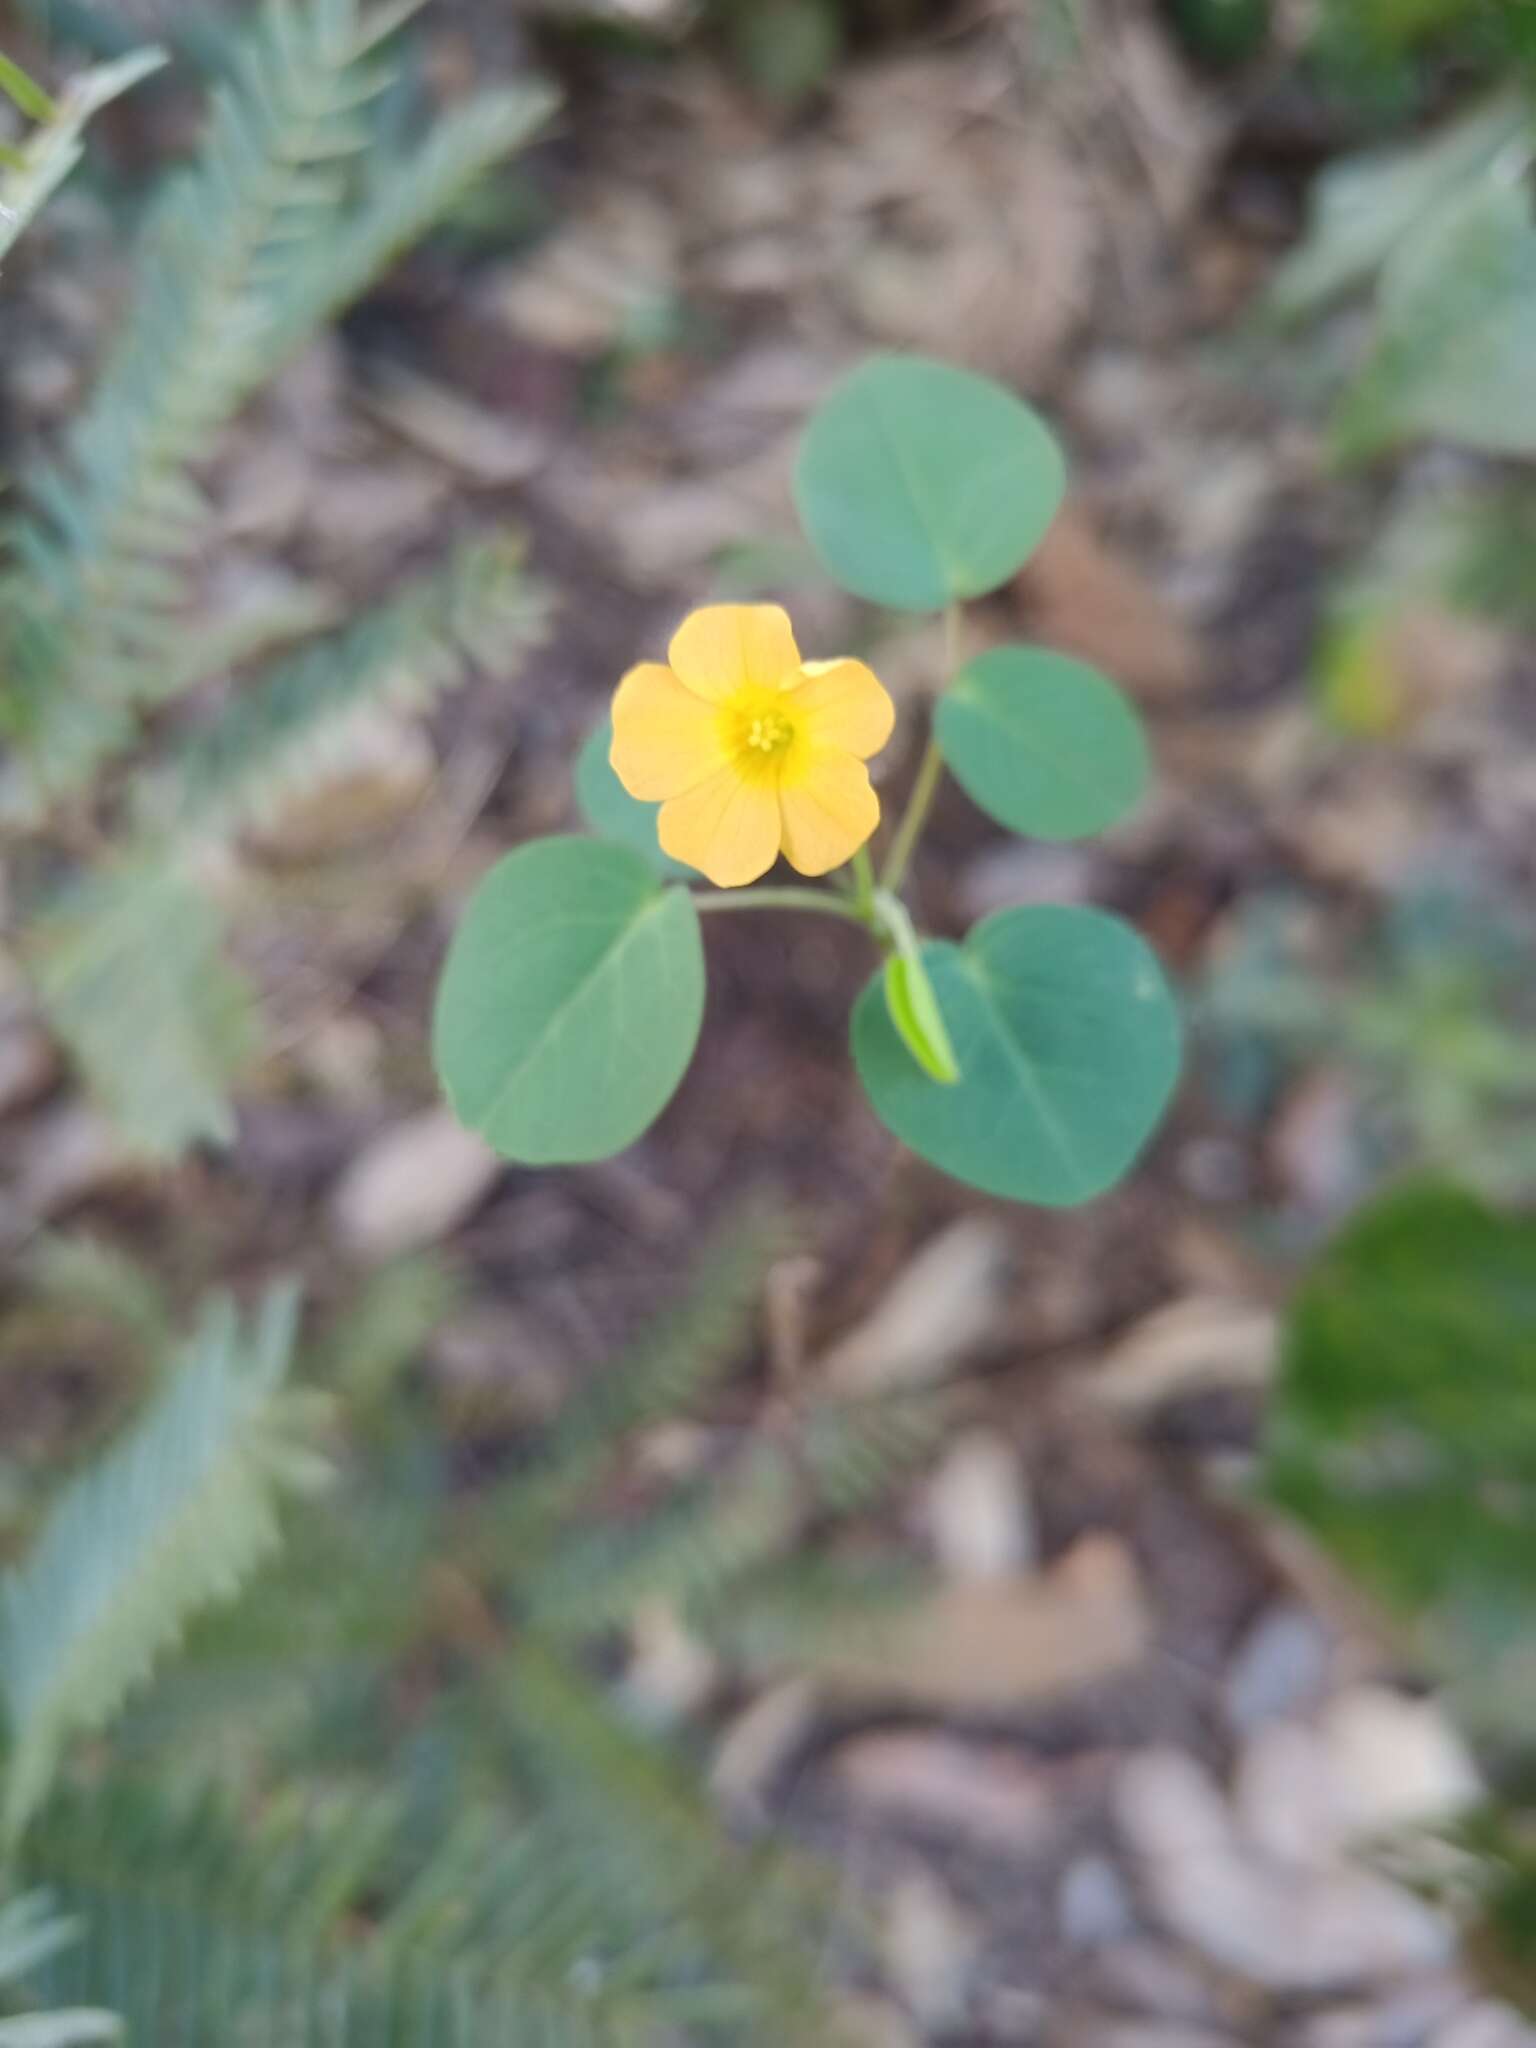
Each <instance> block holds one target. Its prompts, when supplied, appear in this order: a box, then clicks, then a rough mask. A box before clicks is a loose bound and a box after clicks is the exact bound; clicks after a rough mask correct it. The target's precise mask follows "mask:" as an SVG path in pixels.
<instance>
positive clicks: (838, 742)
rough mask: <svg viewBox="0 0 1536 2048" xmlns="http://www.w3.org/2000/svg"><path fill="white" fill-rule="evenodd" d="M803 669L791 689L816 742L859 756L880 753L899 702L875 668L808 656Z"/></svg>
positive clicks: (822, 745) (856, 663)
mask: <svg viewBox="0 0 1536 2048" xmlns="http://www.w3.org/2000/svg"><path fill="white" fill-rule="evenodd" d="M800 674H801V677H802V680H801V681H800V682H799V683H796V684H792V685H791V694H792V696H793V699H794V706H795V711H796V713H797V714H798V715H799V716H800V717H801V718H803V720H804V722H805V732H806V737H807V738H808V739H809V741H810V742H811V744H812V746H813V747H830V748H835V749H837V750H838V751H839V752H840V753H844V754H855V755H857V756H858V758H859V760H861V761H863V760H867V759H868V757H869V756H870V755H871V754H878V753H879V751H880V749H881V748H882V747H883V746H884V745H885V743H886V741H887V740H888V739H889V738H890V736H891V729H892V727H893V726H894V725H895V723H896V707H895V705H894V704H893V703H892V702H891V700H890V698H889V696H888V695H887V694H886V691H885V687H884V685H883V684H882V683H881V682H880V680H879V678H878V677H877V676H876V675H875V672H874V670H873V669H869V668H866V667H865V666H864V664H863V662H862V661H806V662H802V663H801V665H800Z"/></svg>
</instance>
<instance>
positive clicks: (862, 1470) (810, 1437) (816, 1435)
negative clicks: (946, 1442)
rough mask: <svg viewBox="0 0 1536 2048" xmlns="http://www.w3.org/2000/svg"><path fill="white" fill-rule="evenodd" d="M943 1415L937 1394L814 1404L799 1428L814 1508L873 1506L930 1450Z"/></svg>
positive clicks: (842, 1511) (834, 1510)
mask: <svg viewBox="0 0 1536 2048" xmlns="http://www.w3.org/2000/svg"><path fill="white" fill-rule="evenodd" d="M948 1412H949V1403H948V1402H947V1401H946V1399H945V1397H944V1394H943V1392H942V1391H940V1392H937V1393H935V1392H934V1391H933V1390H931V1389H928V1388H925V1389H923V1390H921V1391H919V1392H917V1393H897V1394H882V1395H878V1396H876V1397H875V1398H873V1399H870V1400H863V1401H827V1400H819V1401H817V1402H815V1403H814V1404H813V1405H812V1406H811V1407H810V1409H809V1411H808V1412H807V1414H806V1415H805V1417H804V1418H803V1420H802V1423H801V1439H800V1448H801V1456H802V1457H803V1459H804V1461H805V1470H806V1477H807V1481H808V1483H809V1486H810V1488H811V1491H812V1493H813V1495H814V1497H815V1499H816V1501H817V1503H818V1504H819V1505H820V1506H821V1507H822V1508H823V1509H824V1510H825V1511H827V1512H828V1513H830V1514H835V1515H851V1514H855V1513H856V1512H857V1511H858V1510H859V1509H860V1508H865V1507H869V1506H871V1505H873V1503H874V1502H876V1501H878V1500H880V1499H881V1498H882V1497H883V1496H884V1495H886V1494H888V1493H889V1492H890V1490H891V1488H892V1487H893V1486H894V1485H895V1483H896V1481H897V1480H898V1479H900V1478H901V1477H902V1475H903V1474H904V1473H906V1472H910V1471H911V1470H912V1468H913V1466H915V1465H919V1464H921V1463H922V1461H923V1459H924V1458H926V1457H927V1456H928V1455H929V1453H930V1452H931V1451H932V1450H933V1449H934V1446H935V1445H936V1444H937V1443H938V1442H939V1440H940V1438H941V1437H942V1435H943V1433H944V1428H945V1423H946V1419H947V1416H948Z"/></svg>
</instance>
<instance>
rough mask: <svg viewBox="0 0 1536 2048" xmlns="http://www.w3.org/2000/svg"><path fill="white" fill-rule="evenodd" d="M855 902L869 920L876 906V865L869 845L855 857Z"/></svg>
mask: <svg viewBox="0 0 1536 2048" xmlns="http://www.w3.org/2000/svg"><path fill="white" fill-rule="evenodd" d="M853 900H854V902H855V903H857V905H858V906H859V909H860V911H861V912H862V913H863V915H864V916H865V918H866V919H867V918H868V917H869V914H870V912H871V911H872V910H873V909H874V904H875V864H874V862H873V861H872V860H871V859H870V857H869V847H868V845H867V844H866V845H864V846H861V847H860V848H859V850H858V852H857V853H856V854H855V855H854V856H853Z"/></svg>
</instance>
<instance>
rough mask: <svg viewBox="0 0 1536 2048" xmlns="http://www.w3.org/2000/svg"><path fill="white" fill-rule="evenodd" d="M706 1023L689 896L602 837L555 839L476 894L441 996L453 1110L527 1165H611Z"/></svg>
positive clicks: (441, 1062)
mask: <svg viewBox="0 0 1536 2048" xmlns="http://www.w3.org/2000/svg"><path fill="white" fill-rule="evenodd" d="M703 1014H704V949H703V944H702V942H701V940H700V936H699V918H698V912H697V911H696V910H695V908H694V905H693V899H692V898H691V897H690V896H689V894H688V892H687V890H686V889H678V888H664V887H663V886H662V884H661V883H660V882H659V880H658V879H657V877H656V875H655V874H654V872H653V871H652V870H651V869H650V868H649V867H647V865H646V863H645V862H644V861H643V860H642V859H641V858H640V856H639V855H638V854H636V853H632V852H630V851H629V850H628V849H627V848H626V847H622V846H611V845H608V844H606V843H604V842H603V841H601V840H596V839H541V840H536V841H535V842H534V844H533V845H531V846H525V847H522V848H520V849H519V851H517V852H516V853H510V854H508V855H507V857H506V859H505V860H502V861H499V862H498V863H497V865H496V866H495V867H494V868H492V869H491V871H490V873H489V874H488V875H487V876H486V877H485V879H484V881H483V882H481V884H480V886H479V888H478V889H476V891H475V893H474V895H473V896H472V897H471V898H470V902H469V908H468V909H467V910H466V911H465V913H464V918H463V921H462V923H461V924H460V926H459V929H458V931H457V933H456V934H455V936H454V941H453V944H452V946H451V947H450V949H449V953H448V961H447V965H446V966H445V968H444V970H443V978H442V981H441V982H440V984H439V986H438V992H437V1009H436V1015H435V1018H434V1022H433V1054H434V1057H435V1059H436V1062H437V1070H438V1074H439V1076H440V1077H441V1080H442V1083H443V1087H444V1090H445V1091H446V1093H447V1096H448V1099H449V1101H450V1103H451V1104H452V1105H453V1109H454V1113H455V1115H457V1116H458V1117H459V1119H460V1120H461V1121H462V1122H463V1123H465V1124H467V1125H468V1126H469V1128H470V1129H471V1130H476V1131H479V1132H480V1134H481V1135H482V1136H483V1137H484V1138H485V1139H486V1140H487V1142H488V1143H489V1144H491V1145H493V1146H494V1147H495V1149H496V1150H497V1151H498V1152H499V1153H501V1155H502V1156H503V1158H506V1159H516V1160H519V1161H521V1162H523V1163H524V1164H525V1165H530V1166H533V1165H546V1164H550V1163H553V1162H556V1161H565V1162H572V1161H581V1160H591V1159H605V1158H607V1157H608V1156H609V1155H610V1154H611V1153H614V1152H621V1151H622V1150H623V1149H624V1147H625V1146H626V1145H629V1144H631V1143H633V1141H634V1140H635V1139H636V1138H638V1137H639V1135H640V1133H641V1132H642V1131H643V1130H644V1129H645V1128H646V1126H647V1125H648V1124H650V1123H651V1122H653V1121H654V1119H655V1118H656V1117H657V1116H659V1115H660V1113H661V1111H662V1110H663V1109H664V1108H665V1107H666V1105H667V1103H668V1101H669V1100H670V1099H671V1096H672V1094H673V1091H674V1090H675V1089H676V1087H677V1084H678V1082H679V1081H681V1079H682V1077H683V1075H684V1073H685V1072H686V1070H687V1066H688V1062H689V1060H690V1059H691V1058H692V1057H693V1048H694V1045H695V1043H696V1042H697V1039H698V1035H699V1025H700V1023H701V1021H702V1018H703Z"/></svg>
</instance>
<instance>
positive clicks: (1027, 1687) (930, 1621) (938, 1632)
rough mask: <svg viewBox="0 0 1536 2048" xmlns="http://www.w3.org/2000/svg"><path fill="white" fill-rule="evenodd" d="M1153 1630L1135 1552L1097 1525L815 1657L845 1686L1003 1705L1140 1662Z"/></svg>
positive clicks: (957, 1704) (832, 1681)
mask: <svg viewBox="0 0 1536 2048" xmlns="http://www.w3.org/2000/svg"><path fill="white" fill-rule="evenodd" d="M1151 1633H1152V1620H1151V1615H1150V1612H1149V1610H1148V1607H1147V1604H1146V1601H1145V1599H1144V1597H1143V1594H1142V1589H1141V1582H1140V1578H1139V1576H1138V1573H1137V1570H1136V1566H1135V1563H1134V1561H1133V1560H1132V1558H1131V1555H1130V1553H1129V1551H1127V1550H1126V1548H1125V1546H1124V1545H1123V1544H1122V1543H1121V1542H1120V1541H1119V1540H1118V1538H1116V1537H1113V1536H1109V1535H1093V1536H1084V1537H1083V1538H1081V1539H1080V1540H1079V1542H1078V1543H1076V1544H1075V1545H1074V1546H1073V1548H1072V1549H1071V1550H1069V1551H1068V1552H1067V1553H1066V1555H1065V1556H1063V1557H1062V1558H1061V1559H1059V1560H1058V1562H1057V1563H1056V1564H1054V1565H1053V1566H1052V1567H1051V1569H1050V1570H1049V1571H1047V1572H1043V1573H1041V1574H1039V1575H1037V1576H1029V1577H1022V1578H1014V1579H1004V1580H985V1581H974V1580H973V1581H960V1582H959V1583H957V1584H955V1585H952V1586H946V1587H944V1588H942V1589H941V1590H940V1591H938V1592H936V1593H933V1594H930V1595H929V1596H928V1597H927V1598H926V1599H920V1600H918V1601H915V1602H914V1603H913V1605H912V1607H911V1608H910V1609H909V1610H907V1611H906V1612H905V1613H903V1614H902V1615H901V1616H900V1617H898V1618H896V1619H893V1621H892V1622H891V1624H890V1626H889V1627H888V1628H887V1629H885V1630H883V1631H882V1632H881V1634H880V1636H879V1638H878V1639H877V1640H876V1641H874V1642H872V1643H871V1644H870V1646H869V1647H868V1648H867V1649H865V1650H863V1651H859V1650H854V1649H847V1650H844V1651H842V1652H840V1653H838V1652H833V1653H830V1654H828V1655H826V1656H822V1657H816V1658H815V1659H813V1660H812V1668H813V1669H814V1670H815V1672H816V1673H817V1675H818V1676H819V1677H821V1678H822V1679H824V1680H825V1681H826V1682H827V1683H828V1684H829V1685H830V1686H832V1687H833V1688H834V1689H835V1690H836V1692H838V1693H839V1694H840V1695H843V1696H845V1697H847V1696H852V1697H855V1698H858V1699H860V1700H879V1701H881V1702H887V1703H893V1704H894V1703H899V1704H902V1705H907V1706H915V1707H921V1708H927V1709H929V1710H931V1711H949V1712H953V1713H999V1712H1006V1711H1007V1710H1009V1709H1010V1708H1014V1707H1018V1706H1021V1705H1023V1704H1024V1703H1025V1702H1027V1701H1037V1700H1041V1699H1048V1698H1050V1697H1052V1696H1053V1695H1057V1694H1061V1693H1066V1692H1071V1691H1074V1690H1076V1689H1077V1688H1078V1687H1079V1686H1084V1685H1091V1684H1093V1683H1094V1682H1096V1681H1097V1680H1099V1679H1102V1678H1107V1677H1109V1676H1111V1675H1112V1674H1113V1673H1115V1672H1117V1671H1124V1670H1127V1669H1129V1668H1130V1667H1131V1666H1132V1665H1134V1664H1135V1663H1137V1662H1138V1661H1139V1660H1140V1658H1141V1657H1142V1656H1143V1655H1144V1654H1145V1652H1146V1649H1147V1647H1148V1644H1149V1642H1150V1640H1151Z"/></svg>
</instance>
